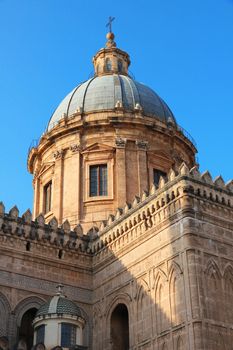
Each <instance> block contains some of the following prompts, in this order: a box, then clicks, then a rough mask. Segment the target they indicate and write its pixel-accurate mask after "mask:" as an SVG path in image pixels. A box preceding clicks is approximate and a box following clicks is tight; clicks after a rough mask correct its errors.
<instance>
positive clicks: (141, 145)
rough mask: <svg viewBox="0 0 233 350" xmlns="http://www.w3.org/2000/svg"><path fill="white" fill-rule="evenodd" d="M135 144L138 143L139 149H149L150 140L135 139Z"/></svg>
mask: <svg viewBox="0 0 233 350" xmlns="http://www.w3.org/2000/svg"><path fill="white" fill-rule="evenodd" d="M135 144H136V146H137V147H138V148H139V149H142V150H147V149H148V142H147V141H143V140H136V141H135Z"/></svg>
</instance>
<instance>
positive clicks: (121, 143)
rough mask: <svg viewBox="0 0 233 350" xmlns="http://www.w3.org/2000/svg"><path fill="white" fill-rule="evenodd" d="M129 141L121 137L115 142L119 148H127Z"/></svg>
mask: <svg viewBox="0 0 233 350" xmlns="http://www.w3.org/2000/svg"><path fill="white" fill-rule="evenodd" d="M126 142H127V139H123V138H121V137H117V138H116V140H115V143H116V147H117V148H125V146H126Z"/></svg>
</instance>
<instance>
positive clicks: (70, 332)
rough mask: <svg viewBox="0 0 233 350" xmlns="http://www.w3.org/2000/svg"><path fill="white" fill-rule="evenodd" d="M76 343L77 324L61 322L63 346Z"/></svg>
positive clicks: (66, 346)
mask: <svg viewBox="0 0 233 350" xmlns="http://www.w3.org/2000/svg"><path fill="white" fill-rule="evenodd" d="M75 344H76V326H74V325H73V324H70V323H62V324H61V346H64V347H65V348H68V347H70V346H72V345H75Z"/></svg>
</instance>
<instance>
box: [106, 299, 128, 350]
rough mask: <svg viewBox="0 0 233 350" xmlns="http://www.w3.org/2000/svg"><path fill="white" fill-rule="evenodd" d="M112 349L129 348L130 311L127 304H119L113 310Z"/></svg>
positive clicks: (111, 319)
mask: <svg viewBox="0 0 233 350" xmlns="http://www.w3.org/2000/svg"><path fill="white" fill-rule="evenodd" d="M110 323H111V344H112V350H119V349H121V350H128V349H129V313H128V309H127V307H126V306H125V304H118V305H117V306H116V307H115V309H114V310H113V311H112V314H111V318H110Z"/></svg>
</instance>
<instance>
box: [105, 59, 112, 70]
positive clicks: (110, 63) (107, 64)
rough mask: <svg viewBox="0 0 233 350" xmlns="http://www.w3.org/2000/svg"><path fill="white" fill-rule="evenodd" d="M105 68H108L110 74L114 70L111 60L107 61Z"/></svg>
mask: <svg viewBox="0 0 233 350" xmlns="http://www.w3.org/2000/svg"><path fill="white" fill-rule="evenodd" d="M105 67H106V71H107V72H110V71H111V69H112V62H111V60H110V59H109V58H107V59H106V61H105Z"/></svg>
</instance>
